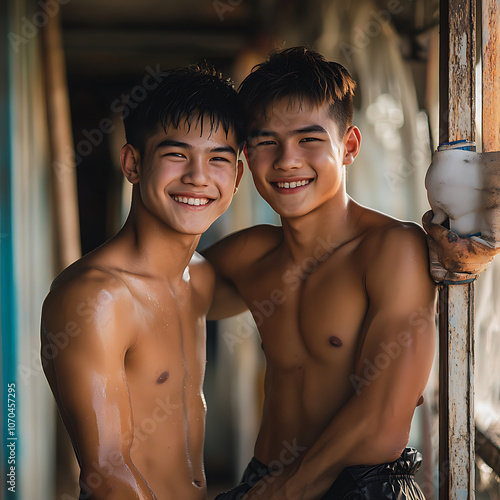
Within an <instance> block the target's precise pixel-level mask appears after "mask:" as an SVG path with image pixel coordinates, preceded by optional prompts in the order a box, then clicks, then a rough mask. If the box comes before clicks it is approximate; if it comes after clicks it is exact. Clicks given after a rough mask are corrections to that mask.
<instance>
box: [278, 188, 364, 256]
mask: <svg viewBox="0 0 500 500" xmlns="http://www.w3.org/2000/svg"><path fill="white" fill-rule="evenodd" d="M356 206H357V205H356V203H355V202H354V201H353V200H352V199H351V198H350V197H349V196H347V195H345V196H344V197H342V198H341V199H340V200H339V199H338V197H337V198H336V199H335V200H333V199H332V200H330V201H329V202H327V203H324V204H323V205H321V206H320V207H318V208H317V209H316V210H314V211H312V212H310V213H308V214H306V215H304V216H301V217H296V218H284V217H282V218H281V223H282V226H283V238H284V245H285V247H286V248H287V250H288V252H289V253H290V256H291V258H292V260H293V261H294V262H295V263H297V264H300V263H301V262H304V261H305V259H310V258H311V257H312V258H313V259H316V260H318V261H321V259H322V257H323V256H325V255H326V254H329V253H332V252H334V251H335V250H336V249H337V248H339V247H341V246H342V245H343V244H345V243H346V242H348V241H350V240H351V239H353V238H354V236H355V231H356V228H355V224H353V220H354V217H355V215H354V213H353V212H354V211H355V210H356Z"/></svg>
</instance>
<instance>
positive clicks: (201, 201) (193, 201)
mask: <svg viewBox="0 0 500 500" xmlns="http://www.w3.org/2000/svg"><path fill="white" fill-rule="evenodd" d="M172 199H173V200H174V201H177V202H178V203H184V204H186V205H194V206H199V205H206V204H207V203H208V202H209V201H211V200H210V199H209V198H190V197H189V198H188V197H186V196H172Z"/></svg>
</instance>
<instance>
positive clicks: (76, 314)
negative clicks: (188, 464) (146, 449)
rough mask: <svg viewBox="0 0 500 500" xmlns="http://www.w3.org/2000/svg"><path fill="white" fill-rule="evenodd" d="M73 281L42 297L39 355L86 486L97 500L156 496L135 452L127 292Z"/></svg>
mask: <svg viewBox="0 0 500 500" xmlns="http://www.w3.org/2000/svg"><path fill="white" fill-rule="evenodd" d="M74 281H75V282H74V283H69V284H65V285H63V286H61V287H58V288H56V289H54V290H52V291H51V292H50V293H49V295H48V296H47V298H46V300H45V303H44V306H43V310H42V332H41V343H42V349H41V356H42V365H43V368H44V372H45V375H46V377H47V380H48V382H49V384H50V387H51V389H52V392H53V394H54V397H55V399H56V401H57V404H58V408H59V411H60V413H61V416H62V418H63V421H64V423H65V426H66V428H67V430H68V432H69V434H70V437H71V440H72V443H73V447H74V449H75V452H76V454H77V457H78V461H79V464H80V468H81V472H80V486H81V491H82V493H84V494H86V495H87V496H86V498H89V499H93V500H97V499H101V498H102V499H117V500H118V499H120V500H125V499H128V498H130V499H141V500H152V499H154V498H155V497H154V494H153V493H152V491H151V490H150V488H149V486H148V485H147V483H146V481H145V480H144V478H143V477H142V476H141V474H140V473H139V471H138V470H137V469H136V468H135V466H134V464H133V462H132V460H131V457H130V447H131V443H132V439H133V428H132V412H131V407H130V401H129V396H128V386H127V379H126V374H125V368H124V359H125V354H126V351H127V349H128V348H129V347H131V345H132V343H133V336H132V334H131V333H130V328H127V324H128V322H127V317H129V316H130V314H131V312H130V293H129V291H128V290H127V289H126V287H125V286H124V285H120V284H117V283H110V281H109V280H102V279H99V280H94V279H87V278H82V279H79V280H74ZM127 309H128V310H127Z"/></svg>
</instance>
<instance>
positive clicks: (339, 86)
mask: <svg viewBox="0 0 500 500" xmlns="http://www.w3.org/2000/svg"><path fill="white" fill-rule="evenodd" d="M355 88H356V82H355V81H354V79H353V78H352V76H351V75H350V74H349V72H348V71H347V70H346V69H345V68H344V66H342V65H341V64H339V63H336V62H331V61H327V60H326V59H325V57H324V56H323V55H321V54H320V53H318V52H315V51H314V50H311V49H309V48H307V47H291V48H288V49H278V50H275V51H273V52H271V53H270V54H269V56H268V58H267V60H266V61H264V62H263V63H260V64H258V65H257V66H255V67H254V68H253V69H252V71H251V73H250V74H249V75H248V76H247V77H246V78H245V79H244V80H243V82H242V83H241V85H240V87H239V94H240V98H241V102H242V106H243V109H244V112H245V119H246V123H247V127H248V126H249V125H250V123H251V122H252V120H253V119H254V118H255V117H256V116H257V115H258V114H265V113H266V111H267V109H268V107H269V105H270V104H272V103H274V102H275V101H276V100H279V99H282V98H285V97H288V98H289V99H290V100H294V99H297V100H298V101H299V104H302V103H303V102H304V101H305V102H309V103H310V104H312V105H315V106H321V105H323V104H325V103H328V104H329V105H330V114H331V117H332V118H333V119H334V120H335V121H336V123H337V126H338V128H339V134H340V136H341V137H343V136H344V134H345V132H346V131H347V129H348V128H349V127H350V126H351V125H352V116H353V105H352V98H353V95H354V89H355Z"/></svg>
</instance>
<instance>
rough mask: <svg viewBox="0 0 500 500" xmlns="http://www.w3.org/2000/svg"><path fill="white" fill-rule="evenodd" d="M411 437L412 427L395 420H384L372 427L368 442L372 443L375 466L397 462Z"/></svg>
mask: <svg viewBox="0 0 500 500" xmlns="http://www.w3.org/2000/svg"><path fill="white" fill-rule="evenodd" d="M409 435H410V427H409V426H408V425H402V424H401V422H399V421H395V419H383V421H380V422H379V424H378V425H374V426H372V432H371V436H370V438H369V439H368V440H367V442H369V443H371V446H370V448H371V450H370V451H371V453H370V455H371V456H372V463H373V465H376V464H382V463H391V462H394V461H395V460H397V459H398V458H399V457H400V456H401V454H402V453H403V451H404V449H405V448H406V445H407V444H408V439H409Z"/></svg>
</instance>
